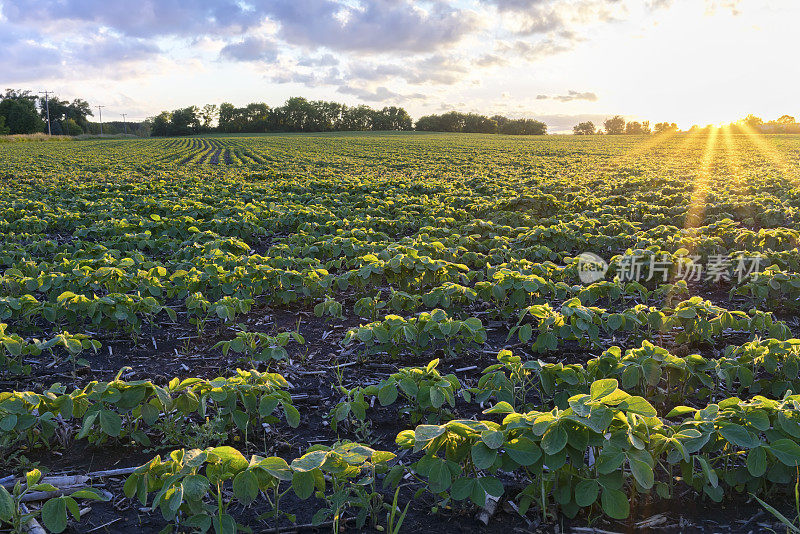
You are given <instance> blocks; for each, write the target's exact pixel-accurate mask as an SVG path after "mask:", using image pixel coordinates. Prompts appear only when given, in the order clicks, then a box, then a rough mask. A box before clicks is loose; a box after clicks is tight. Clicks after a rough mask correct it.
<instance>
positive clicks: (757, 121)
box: [739, 113, 764, 128]
mask: <svg viewBox="0 0 800 534" xmlns="http://www.w3.org/2000/svg"><path fill="white" fill-rule="evenodd" d="M739 122H741V123H744V124H746V125H747V126H750V127H751V128H755V127H756V126H761V125H762V124H764V119H762V118H761V117H756V116H755V115H753V114H752V113H751V114H749V115H748V116H747V117H745V118H743V119H742V120H741V121H739Z"/></svg>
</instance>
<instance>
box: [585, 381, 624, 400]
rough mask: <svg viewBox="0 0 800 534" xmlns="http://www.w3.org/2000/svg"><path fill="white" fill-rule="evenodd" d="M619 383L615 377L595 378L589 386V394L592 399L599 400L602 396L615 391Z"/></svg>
mask: <svg viewBox="0 0 800 534" xmlns="http://www.w3.org/2000/svg"><path fill="white" fill-rule="evenodd" d="M618 386H619V383H618V382H617V379H616V378H605V379H603V380H595V381H594V382H592V385H591V387H590V390H589V391H590V394H591V397H592V400H600V399H602V398H603V397H605V396H607V395H610V394H611V393H614V391H616V389H617V387H618Z"/></svg>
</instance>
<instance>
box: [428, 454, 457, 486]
mask: <svg viewBox="0 0 800 534" xmlns="http://www.w3.org/2000/svg"><path fill="white" fill-rule="evenodd" d="M428 481H429V486H430V490H431V491H432V492H433V493H441V492H443V491H446V490H447V488H449V487H450V484H451V482H452V475H451V474H450V468H449V467H447V462H446V461H444V460H439V461H437V462H435V463H434V464H433V465H432V466H431V469H430V471H429V472H428Z"/></svg>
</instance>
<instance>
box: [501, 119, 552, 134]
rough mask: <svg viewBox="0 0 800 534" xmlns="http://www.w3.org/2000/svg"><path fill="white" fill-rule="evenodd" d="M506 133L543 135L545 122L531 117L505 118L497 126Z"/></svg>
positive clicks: (545, 132) (545, 129) (545, 130)
mask: <svg viewBox="0 0 800 534" xmlns="http://www.w3.org/2000/svg"><path fill="white" fill-rule="evenodd" d="M498 133H501V134H506V135H545V134H547V124H545V123H543V122H541V121H537V120H533V119H507V120H506V121H504V122H503V124H502V125H500V126H499V127H498Z"/></svg>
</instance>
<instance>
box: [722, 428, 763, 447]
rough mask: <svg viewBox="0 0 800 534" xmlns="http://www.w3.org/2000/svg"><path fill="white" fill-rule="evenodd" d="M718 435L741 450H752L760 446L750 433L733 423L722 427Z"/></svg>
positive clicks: (759, 442) (758, 441)
mask: <svg viewBox="0 0 800 534" xmlns="http://www.w3.org/2000/svg"><path fill="white" fill-rule="evenodd" d="M719 433H720V434H722V437H724V438H725V439H726V440H728V441H729V442H730V443H733V444H734V445H736V446H737V447H741V448H743V449H752V448H753V447H758V446H759V445H760V444H761V441H760V440H759V439H758V438H757V437H756V436H755V435H754V434H753V433H752V432H750V431H748V430H747V429H746V428H745V427H743V426H741V425H737V424H733V423H729V424H726V425H723V426H721V427H720V429H719Z"/></svg>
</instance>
